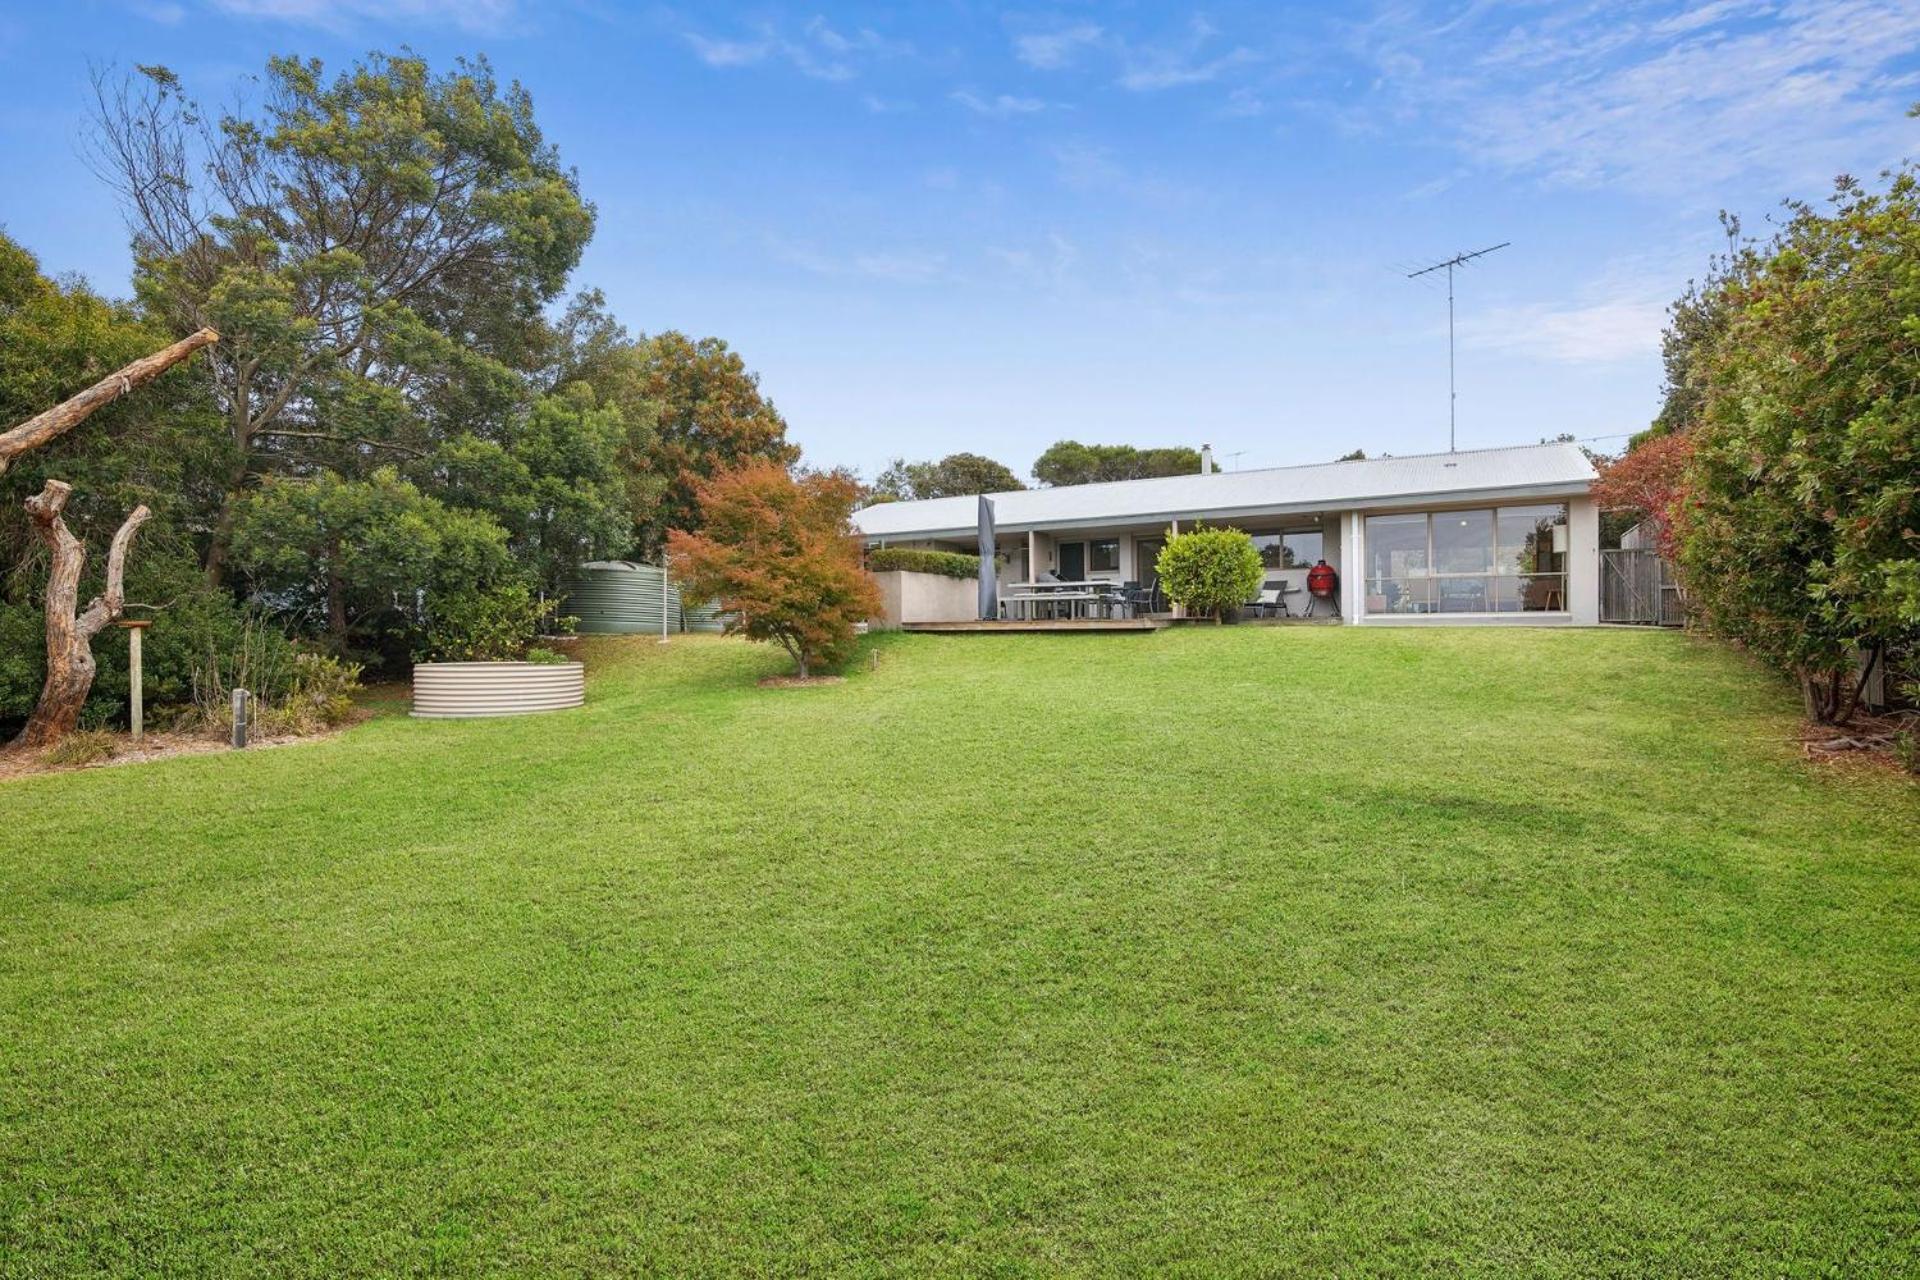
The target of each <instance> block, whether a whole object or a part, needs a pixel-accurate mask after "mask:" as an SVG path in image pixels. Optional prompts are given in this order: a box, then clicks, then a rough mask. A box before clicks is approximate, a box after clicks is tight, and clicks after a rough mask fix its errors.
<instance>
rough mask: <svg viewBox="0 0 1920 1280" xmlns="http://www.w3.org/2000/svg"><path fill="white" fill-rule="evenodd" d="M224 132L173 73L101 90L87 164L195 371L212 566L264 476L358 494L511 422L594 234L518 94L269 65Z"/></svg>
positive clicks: (425, 77) (371, 70) (380, 74)
mask: <svg viewBox="0 0 1920 1280" xmlns="http://www.w3.org/2000/svg"><path fill="white" fill-rule="evenodd" d="M263 84H264V93H263V96H262V98H261V100H260V102H259V104H258V105H257V107H252V106H235V107H233V108H231V109H228V110H225V111H222V112H219V113H217V114H215V113H210V112H208V111H205V110H203V109H202V108H201V107H200V106H199V105H198V104H197V103H195V102H194V101H193V100H192V99H191V98H189V97H188V96H187V95H186V93H185V91H184V89H183V87H182V85H181V82H180V80H179V78H178V77H177V76H176V75H175V74H174V73H173V72H171V71H169V70H168V69H166V68H165V67H158V66H142V67H139V68H137V70H136V71H135V72H134V73H133V74H131V75H126V76H122V77H119V78H114V77H110V76H107V75H101V76H99V77H97V78H96V81H95V96H96V103H97V110H96V113H95V128H94V130H93V133H92V144H93V145H92V153H93V156H94V159H95V161H96V167H97V169H98V170H99V172H100V173H101V174H102V176H103V177H104V178H105V179H106V180H107V181H108V182H109V183H110V184H111V185H112V186H113V187H114V189H115V190H116V191H117V192H118V193H119V195H120V197H121V200H122V202H123V204H124V207H125V211H126V215H127V219H128V223H129V228H130V231H131V234H132V240H133V249H134V256H135V264H136V265H135V288H136V292H137V294H138V297H139V298H140V300H141V301H142V303H143V304H144V305H145V306H146V308H147V309H148V310H149V312H150V313H151V314H153V315H156V316H158V317H162V318H163V319H164V321H165V323H166V324H168V325H169V326H170V327H171V328H173V329H174V330H176V331H178V332H181V333H186V332H191V331H194V330H197V329H200V328H202V327H211V328H214V329H216V330H218V331H219V332H220V334H221V335H222V341H221V343H220V345H219V347H218V348H216V349H215V351H214V353H213V358H212V359H211V360H209V361H208V362H206V367H207V368H208V369H209V370H210V378H211V383H212V388H213V393H214V396H215V399H216V402H217V405H218V407H219V409H220V412H221V413H222V415H223V418H224V421H225V422H226V424H227V432H228V434H229V436H230V438H231V443H232V447H233V461H232V464H231V468H230V470H229V472H228V474H227V476H226V477H225V482H224V491H225V496H224V501H223V502H222V505H221V511H220V513H219V515H218V517H217V520H216V523H215V527H214V529H213V531H212V536H211V538H210V539H209V542H208V545H207V548H206V552H205V567H206V569H207V571H208V573H209V575H210V576H211V577H213V578H214V579H215V580H219V579H220V578H221V577H222V575H223V573H224V568H225V564H226V560H227V555H228V549H229V543H230V540H231V533H232V525H233V518H234V510H235V502H236V500H237V499H238V498H239V496H240V495H241V494H242V492H243V491H244V490H245V488H246V486H247V484H248V482H249V481H250V480H251V479H252V478H253V477H254V476H256V475H258V474H261V473H274V472H282V473H295V474H300V473H310V472H313V471H317V470H320V469H330V470H336V471H341V472H343V473H348V474H359V475H363V476H364V475H368V474H371V472H372V471H373V470H375V469H376V468H377V467H378V466H380V465H382V464H384V463H391V462H399V461H402V460H405V459H409V458H421V457H425V456H426V455H428V454H429V453H431V452H432V451H433V449H434V448H436V447H437V445H438V444H439V443H440V442H441V441H442V440H444V439H445V438H447V437H448V436H450V435H452V434H455V433H457V432H459V431H467V432H472V431H474V430H475V429H476V427H477V426H481V427H483V424H485V423H487V422H490V421H493V422H500V421H505V420H506V418H508V417H509V416H510V415H511V414H512V413H514V412H516V411H518V410H519V409H520V408H522V407H523V399H524V397H523V393H522V388H521V387H520V385H519V380H518V379H517V378H516V377H515V376H514V373H513V371H514V370H515V369H518V368H523V367H524V366H525V365H526V364H527V363H528V361H529V359H530V357H531V355H532V353H533V350H534V347H535V345H536V343H537V341H538V335H539V333H540V331H541V328H542V326H541V324H540V319H539V318H540V312H541V309H542V308H543V307H544V306H545V305H546V304H548V303H549V302H551V301H552V300H553V299H554V298H556V297H558V296H559V294H560V292H561V290H562V289H563V287H564V285H565V282H566V279H567V276H568V273H569V272H570V271H571V270H572V269H573V267H574V266H575V264H576V263H577V262H578V260H579V257H580V253H581V251H582V249H583V248H584V247H585V245H586V243H587V241H588V239H589V237H590V236H591V234H592V230H593V210H592V207H591V206H590V205H589V204H588V203H587V202H586V201H584V200H583V199H582V198H581V195H580V192H579V187H578V183H577V181H576V178H575V176H574V174H573V173H572V172H571V171H569V170H567V169H565V168H563V167H562V166H561V163H560V160H559V157H558V154H557V153H556V151H555V150H554V148H553V147H552V146H551V145H550V144H549V143H547V142H546V141H545V139H544V138H543V137H542V135H541V132H540V130H539V128H538V126H537V125H536V124H535V122H534V116H533V104H532V101H531V99H530V98H529V96H528V95H527V93H526V91H525V90H524V89H522V88H521V87H520V86H519V85H517V84H513V85H508V86H505V87H503V86H501V85H500V84H499V83H498V82H497V81H496V79H495V77H494V74H493V71H492V69H491V68H490V67H489V66H488V64H487V62H486V61H485V59H476V60H473V61H461V62H459V63H458V64H457V65H456V66H455V67H454V69H453V70H452V71H451V72H449V73H446V74H435V73H434V72H433V71H431V70H430V69H429V67H428V66H427V64H426V62H425V61H424V60H422V59H421V58H418V57H415V56H413V55H411V54H403V55H397V56H390V55H384V54H373V55H370V56H369V57H368V58H366V59H365V60H364V61H362V62H360V63H358V64H356V65H354V66H352V67H351V68H349V69H347V70H346V71H344V72H341V73H339V74H336V75H333V76H331V77H329V76H328V75H327V74H326V72H325V70H324V68H323V67H322V64H321V63H320V62H319V61H318V60H312V59H300V58H292V57H284V58H275V59H273V60H272V61H271V62H269V63H268V65H267V68H266V74H265V77H264V81H263Z"/></svg>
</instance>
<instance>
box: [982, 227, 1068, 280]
mask: <svg viewBox="0 0 1920 1280" xmlns="http://www.w3.org/2000/svg"><path fill="white" fill-rule="evenodd" d="M986 255H987V258H988V260H990V261H992V262H994V263H996V264H998V265H999V266H1000V267H1002V268H1003V269H1005V270H1006V271H1007V272H1009V273H1010V274H1011V275H1012V276H1013V277H1014V280H1015V281H1016V282H1017V283H1019V284H1020V285H1021V286H1022V287H1026V288H1034V287H1039V288H1046V289H1052V290H1055V291H1058V290H1061V289H1064V288H1067V287H1068V286H1069V285H1071V284H1073V283H1074V268H1075V267H1076V266H1077V265H1078V264H1079V262H1080V250H1079V248H1078V247H1077V246H1076V245H1075V244H1074V243H1073V241H1071V240H1069V239H1067V237H1065V236H1063V235H1061V234H1060V233H1059V232H1058V231H1049V232H1048V233H1047V235H1046V242H1045V244H1044V245H1043V246H1042V247H1040V248H1037V249H1035V248H1007V247H1004V246H990V247H989V248H988V249H987V251H986Z"/></svg>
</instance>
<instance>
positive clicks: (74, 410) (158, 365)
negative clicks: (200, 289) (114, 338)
mask: <svg viewBox="0 0 1920 1280" xmlns="http://www.w3.org/2000/svg"><path fill="white" fill-rule="evenodd" d="M218 341H220V335H219V334H217V333H215V332H214V331H213V330H211V329H202V330H201V331H200V332H198V333H196V334H194V335H192V336H191V337H187V338H182V339H180V341H178V342H176V343H174V344H173V345H172V346H170V347H168V348H166V349H165V350H163V351H156V352H154V353H153V354H152V355H150V356H142V357H141V358H140V359H138V360H135V361H134V362H133V363H132V364H130V365H128V366H126V368H124V369H121V370H119V371H118V372H116V373H110V374H108V375H107V376H106V377H104V378H102V379H101V380H100V381H98V382H96V383H94V384H93V385H92V386H91V387H88V388H87V389H86V390H85V391H82V392H81V393H80V394H79V395H77V396H74V397H72V398H71V399H69V400H63V401H61V402H60V403H59V404H57V405H55V406H54V407H53V408H51V409H48V410H47V411H46V412H45V413H40V414H36V415H35V416H33V417H31V418H28V419H27V420H26V421H25V422H23V423H21V424H20V425H19V426H17V427H14V428H13V429H12V430H11V431H5V432H0V474H4V473H5V472H6V469H7V467H8V466H10V465H11V464H12V462H13V460H14V459H15V458H17V457H19V456H20V455H21V454H23V453H25V452H27V451H28V450H29V449H37V448H39V447H40V446H41V445H43V444H46V443H47V442H48V441H49V440H53V439H55V438H57V437H59V436H62V435H64V434H66V433H67V432H68V431H71V430H72V429H73V428H75V427H77V426H79V425H80V424H81V423H82V422H84V421H86V420H87V418H88V417H89V416H91V415H92V414H93V412H94V411H95V410H96V409H101V408H104V407H105V406H107V405H110V404H112V403H113V402H114V401H115V400H118V399H120V398H121V397H122V396H125V395H128V394H130V393H131V392H132V391H133V390H134V389H135V388H136V387H143V386H145V385H146V384H147V383H149V382H152V381H153V380H154V379H155V378H157V377H159V376H160V375H161V374H163V373H165V372H166V371H167V370H168V369H171V368H173V366H174V365H176V364H179V363H180V362H181V361H182V360H185V359H186V358H187V357H188V356H190V355H192V354H193V353H194V352H196V351H198V350H199V349H200V348H202V347H205V346H210V345H212V344H213V343H216V342H218ZM65 500H66V499H65V498H64V497H63V498H62V499H61V501H62V502H64V501H65ZM37 501H39V499H38V498H35V499H31V500H30V503H31V502H37ZM29 509H31V506H29ZM55 516H56V518H57V516H58V512H57V511H56V512H55Z"/></svg>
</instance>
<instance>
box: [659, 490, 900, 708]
mask: <svg viewBox="0 0 1920 1280" xmlns="http://www.w3.org/2000/svg"><path fill="white" fill-rule="evenodd" d="M859 492H860V489H859V483H858V482H857V481H856V480H854V479H853V477H851V476H849V475H847V474H845V473H843V472H838V471H830V472H806V473H802V474H801V475H799V476H794V475H792V474H790V473H789V472H788V471H787V469H786V468H785V467H784V466H781V465H780V464H779V463H775V462H752V463H748V464H747V465H745V466H743V467H741V468H739V469H738V470H735V471H727V472H722V473H721V474H719V475H717V476H714V477H713V478H712V479H709V480H703V481H701V482H700V483H699V485H698V486H697V487H696V489H695V494H696V497H697V498H698V500H699V504H700V514H701V518H702V528H701V530H700V532H698V533H688V532H686V531H684V530H678V529H676V530H674V531H673V532H672V533H671V534H670V535H669V537H668V541H667V549H668V552H669V554H670V555H671V556H672V558H673V567H674V572H675V573H676V575H677V576H678V577H679V578H680V583H681V592H682V593H683V595H684V596H685V597H686V598H687V599H691V600H715V601H718V602H719V605H720V609H721V611H722V612H723V613H725V614H729V615H732V616H731V617H730V618H729V619H728V621H727V630H728V631H729V632H731V633H738V634H741V635H745V636H747V637H748V638H749V639H753V640H765V641H769V642H771V643H774V644H778V645H780V646H781V647H782V648H784V649H785V650H786V651H787V653H788V654H790V655H791V656H792V658H793V665H794V671H795V674H797V675H799V676H800V677H801V678H802V679H805V678H806V677H807V676H808V675H810V674H811V673H812V671H813V669H814V668H815V667H816V666H817V665H819V664H820V663H822V662H836V661H839V660H840V659H842V658H844V657H845V656H846V654H847V653H848V651H849V650H851V648H852V647H853V638H854V624H856V623H858V622H861V621H864V620H865V619H867V618H870V617H872V616H873V615H874V614H876V613H878V612H879V611H880V607H881V606H880V591H879V588H878V587H876V586H875V585H874V581H873V578H872V576H871V575H870V574H868V573H867V571H866V570H865V569H864V568H862V567H861V564H860V544H859V540H858V539H857V538H856V537H855V536H854V533H853V526H852V523H851V521H850V519H849V517H851V515H852V513H853V507H854V503H855V502H856V501H857V500H858V497H859Z"/></svg>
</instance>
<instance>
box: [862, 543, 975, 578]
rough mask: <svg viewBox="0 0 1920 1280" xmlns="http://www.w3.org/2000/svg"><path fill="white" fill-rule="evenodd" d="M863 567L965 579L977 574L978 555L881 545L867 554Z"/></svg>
mask: <svg viewBox="0 0 1920 1280" xmlns="http://www.w3.org/2000/svg"><path fill="white" fill-rule="evenodd" d="M867 569H868V571H869V572H871V573H886V572H888V571H889V570H893V569H905V570H906V571H907V572H908V573H937V574H939V575H940V576H941V577H943V578H960V579H962V580H969V579H973V578H978V577H979V576H980V557H979V556H963V555H961V554H960V553H959V552H957V551H917V550H915V549H913V548H911V547H881V548H880V549H879V550H877V551H871V552H868V553H867Z"/></svg>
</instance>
